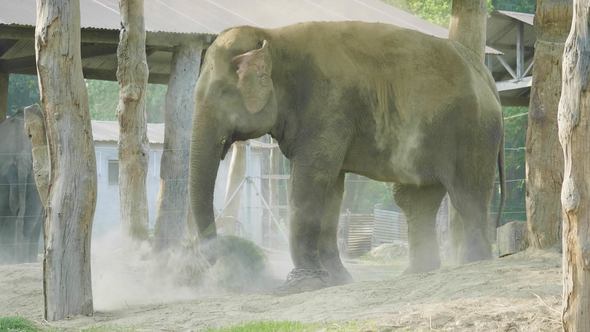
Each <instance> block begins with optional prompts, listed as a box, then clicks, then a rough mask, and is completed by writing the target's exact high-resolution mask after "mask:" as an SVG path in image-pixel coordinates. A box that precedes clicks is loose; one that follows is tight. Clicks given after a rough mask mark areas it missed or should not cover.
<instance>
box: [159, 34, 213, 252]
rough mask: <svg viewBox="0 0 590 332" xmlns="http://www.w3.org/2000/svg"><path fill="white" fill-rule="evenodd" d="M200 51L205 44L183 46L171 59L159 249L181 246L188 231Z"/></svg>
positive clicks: (167, 94) (161, 185) (160, 199)
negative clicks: (191, 142) (191, 154)
mask: <svg viewBox="0 0 590 332" xmlns="http://www.w3.org/2000/svg"><path fill="white" fill-rule="evenodd" d="M201 52H202V44H201V43H200V42H197V41H195V42H194V43H192V44H185V45H181V46H180V47H179V48H178V49H177V50H176V52H175V53H174V56H173V58H172V67H171V68H172V71H171V75H170V81H169V82H168V91H167V92H166V114H165V117H166V118H165V120H166V129H165V133H164V153H163V154H162V162H161V167H160V193H159V197H158V216H157V218H156V230H155V247H156V249H159V250H160V249H164V248H166V247H169V246H170V245H173V244H174V243H179V242H180V241H181V240H182V238H183V237H184V236H185V235H187V231H188V230H187V221H188V211H189V205H188V166H189V148H190V139H191V130H192V116H193V110H194V109H195V103H196V100H195V98H196V96H195V87H196V85H197V79H198V77H199V69H200V65H201Z"/></svg>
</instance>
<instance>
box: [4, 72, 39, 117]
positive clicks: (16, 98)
mask: <svg viewBox="0 0 590 332" xmlns="http://www.w3.org/2000/svg"><path fill="white" fill-rule="evenodd" d="M38 102H39V88H38V85H37V77H36V76H33V75H18V74H11V75H10V81H9V82H8V115H9V116H10V115H13V114H14V113H16V111H17V110H18V109H21V108H23V107H26V106H29V105H32V104H35V103H38Z"/></svg>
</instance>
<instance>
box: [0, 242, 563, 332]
mask: <svg viewBox="0 0 590 332" xmlns="http://www.w3.org/2000/svg"><path fill="white" fill-rule="evenodd" d="M274 256H277V255H276V254H273V255H271V259H270V260H271V261H273V260H274V261H275V262H274V263H277V262H279V263H280V264H273V268H274V270H273V273H274V274H275V275H277V279H278V276H279V275H280V276H284V274H282V273H284V272H285V271H286V270H288V269H289V262H288V261H285V260H281V259H280V258H279V257H278V256H277V257H274ZM116 265H117V262H116V261H110V262H109V264H107V265H100V264H99V263H97V261H93V273H94V274H93V289H94V297H95V307H96V308H95V309H96V313H95V315H94V316H93V317H82V318H74V319H70V320H66V321H63V322H59V323H51V324H48V323H47V322H43V320H42V308H43V298H42V282H41V265H40V264H23V265H9V266H0V316H12V315H20V316H24V317H26V318H30V319H32V320H34V321H36V322H38V323H40V324H43V325H45V326H48V325H49V326H51V327H55V328H60V329H62V328H63V329H68V330H78V329H80V328H86V327H96V326H108V327H125V328H133V329H136V330H139V331H153V330H156V331H198V330H202V329H205V328H208V327H220V326H230V325H236V324H239V323H243V322H248V321H254V320H257V321H258V320H292V321H301V322H319V323H335V324H341V323H344V322H350V321H356V322H358V324H356V325H355V326H358V329H360V330H367V331H373V330H377V331H392V330H404V331H407V330H409V331H421V330H424V331H432V330H435V331H558V330H560V324H559V317H560V305H561V304H560V303H561V276H560V274H561V269H560V255H559V254H558V253H554V252H525V253H520V254H517V255H514V256H511V257H507V258H502V259H495V260H492V261H486V262H479V263H475V264H470V265H464V266H458V267H445V268H443V269H441V270H439V271H436V272H433V273H426V274H416V275H401V271H402V270H403V267H404V266H403V265H404V264H403V262H397V263H396V262H394V264H393V265H392V264H382V263H377V262H370V261H361V260H354V261H348V262H347V266H348V268H349V269H350V271H351V273H352V274H353V276H354V278H355V280H357V281H356V282H354V283H352V284H349V285H345V286H339V287H331V288H326V289H322V290H319V291H315V292H308V293H302V294H295V295H289V296H282V297H279V296H275V295H269V294H268V293H267V294H265V292H257V293H241V294H237V293H227V292H222V291H215V290H211V289H208V290H204V289H200V290H195V289H190V288H176V289H174V292H172V291H171V288H170V287H168V286H167V285H166V284H165V283H164V282H162V280H154V281H150V283H145V280H144V279H148V278H147V277H146V276H147V275H148V274H147V270H145V269H143V268H142V267H141V265H136V266H134V267H133V268H132V269H128V270H127V271H123V270H118V269H116V268H113V269H108V270H105V269H103V268H102V266H111V267H113V266H116ZM127 268H128V267H127ZM113 271H114V272H113ZM122 280H127V281H125V282H123V281H122ZM269 287H271V285H269ZM272 287H274V285H272ZM109 290H110V291H109ZM348 326H350V325H348Z"/></svg>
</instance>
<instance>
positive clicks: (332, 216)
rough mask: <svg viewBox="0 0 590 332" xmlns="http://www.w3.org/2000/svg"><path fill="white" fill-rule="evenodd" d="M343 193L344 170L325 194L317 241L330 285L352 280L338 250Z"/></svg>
mask: <svg viewBox="0 0 590 332" xmlns="http://www.w3.org/2000/svg"><path fill="white" fill-rule="evenodd" d="M343 193H344V172H341V173H340V175H339V176H338V179H337V180H336V182H335V183H334V185H333V186H332V188H331V190H330V191H329V193H328V194H327V196H326V207H325V213H324V217H323V219H322V231H321V233H320V242H319V251H320V261H321V263H322V266H323V267H324V268H326V270H328V273H329V274H330V284H331V285H341V284H346V283H349V282H351V281H352V277H351V276H350V273H348V271H347V270H346V268H345V267H344V265H343V264H342V260H341V259H340V253H339V251H338V221H339V217H340V205H341V203H342V194H343Z"/></svg>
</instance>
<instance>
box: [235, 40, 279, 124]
mask: <svg viewBox="0 0 590 332" xmlns="http://www.w3.org/2000/svg"><path fill="white" fill-rule="evenodd" d="M232 63H233V64H234V66H235V67H236V72H237V74H238V89H239V90H240V93H241V94H242V99H243V100H244V105H246V109H247V110H248V111H249V112H250V113H257V112H260V111H261V110H262V109H263V108H264V106H266V104H267V103H268V100H269V99H270V96H271V94H272V90H273V85H272V79H271V72H272V60H271V56H270V51H269V49H268V42H267V41H266V40H265V41H264V42H263V43H262V47H261V48H259V49H256V50H253V51H249V52H247V53H244V54H241V55H238V56H236V57H234V58H233V60H232Z"/></svg>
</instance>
